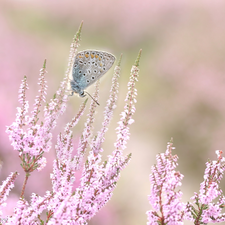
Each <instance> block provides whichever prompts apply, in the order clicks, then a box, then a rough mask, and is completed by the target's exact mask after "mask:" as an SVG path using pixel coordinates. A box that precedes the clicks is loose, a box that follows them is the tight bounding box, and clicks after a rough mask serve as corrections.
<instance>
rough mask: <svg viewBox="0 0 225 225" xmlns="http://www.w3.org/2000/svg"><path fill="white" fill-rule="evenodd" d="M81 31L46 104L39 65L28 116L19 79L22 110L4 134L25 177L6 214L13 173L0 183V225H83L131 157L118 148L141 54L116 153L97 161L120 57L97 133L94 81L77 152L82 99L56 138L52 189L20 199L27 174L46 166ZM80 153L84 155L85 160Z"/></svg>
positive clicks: (135, 69)
mask: <svg viewBox="0 0 225 225" xmlns="http://www.w3.org/2000/svg"><path fill="white" fill-rule="evenodd" d="M81 28H82V24H81V26H80V28H79V30H78V32H77V34H76V35H75V37H74V39H73V42H72V45H71V50H70V55H69V62H68V69H67V70H66V74H65V78H64V80H63V81H62V82H61V84H60V87H59V89H58V91H57V92H56V94H55V95H54V98H53V99H51V100H50V102H49V103H47V104H46V103H45V101H46V100H45V99H46V95H47V84H46V79H45V76H46V61H44V65H43V68H42V69H41V70H40V75H39V83H38V84H39V86H40V88H39V95H38V96H37V97H36V99H35V103H34V109H33V110H32V111H31V112H30V113H29V103H28V101H27V100H26V91H27V89H28V83H27V78H26V77H24V79H23V80H22V84H21V86H20V89H19V102H20V104H21V106H20V107H18V108H17V111H18V112H17V114H16V120H15V122H13V123H12V124H11V125H10V126H8V127H7V130H6V132H7V134H8V136H9V139H10V141H11V143H12V146H13V149H14V150H16V151H17V152H18V155H19V158H20V160H21V166H22V168H23V170H24V172H25V179H24V183H23V186H22V191H21V195H20V198H19V199H18V201H17V203H16V206H15V208H14V212H13V214H12V215H10V216H5V215H3V212H2V209H3V207H6V199H7V196H8V195H9V192H10V191H11V190H12V188H13V187H14V182H15V179H16V178H17V176H18V173H17V172H13V173H12V174H11V175H9V176H8V178H7V179H6V180H5V181H3V183H2V185H1V187H0V193H1V195H0V213H1V214H0V216H1V220H0V223H1V224H87V223H88V221H89V220H90V219H91V218H92V217H93V216H94V215H95V214H96V213H97V212H98V211H99V210H100V209H101V208H102V207H103V206H104V205H105V204H106V203H107V202H108V201H109V199H110V198H111V196H112V193H113V190H114V188H115V187H116V184H117V181H118V179H119V177H120V173H121V171H122V170H123V168H124V167H125V166H126V165H127V164H128V162H129V160H130V158H131V155H130V154H129V155H124V154H123V150H124V149H125V148H126V143H127V140H128V139H129V136H130V134H129V126H130V124H132V123H133V122H134V120H133V119H132V116H133V114H134V112H135V103H136V95H137V90H136V89H135V83H136V81H137V77H138V72H139V69H138V66H139V60H140V55H141V51H140V52H139V54H138V57H137V60H136V62H135V64H134V66H133V67H132V69H131V74H130V81H129V83H128V91H127V96H126V99H125V107H124V111H123V112H122V113H121V119H120V121H119V122H118V127H117V129H116V132H117V140H116V141H115V144H114V145H115V147H114V148H115V149H114V151H113V152H112V154H111V155H109V156H108V159H107V160H106V161H104V162H103V160H102V155H101V153H102V151H103V148H102V143H103V142H104V136H105V133H106V131H107V130H108V126H109V123H110V120H111V119H112V116H113V111H114V109H115V108H116V101H117V95H118V87H119V83H118V78H119V76H120V63H121V58H122V57H120V59H119V60H118V63H117V65H116V66H115V69H114V75H113V78H112V86H111V90H110V95H109V98H108V100H107V105H106V107H105V111H104V118H103V123H102V128H101V130H100V131H99V132H98V133H97V134H96V135H94V134H93V131H92V130H93V123H94V117H95V113H96V107H98V106H97V100H98V95H99V81H97V82H96V84H95V93H94V95H93V99H92V101H91V103H90V108H89V113H88V115H87V120H86V123H85V127H84V130H83V132H82V134H81V136H80V140H79V144H78V147H77V149H76V151H75V150H74V146H73V132H72V128H74V127H75V126H76V124H77V123H78V121H79V119H80V118H81V116H82V114H83V113H84V111H85V109H86V107H87V99H86V100H84V102H83V103H82V104H81V106H80V109H79V110H78V112H77V114H76V115H75V116H74V118H72V120H71V122H69V123H68V124H67V125H66V127H65V128H64V130H63V131H62V132H61V133H60V134H59V135H58V137H57V143H56V145H55V151H56V158H55V160H54V162H53V171H52V173H51V176H50V178H51V181H52V190H47V191H46V193H45V195H44V196H40V195H37V194H35V193H33V194H32V195H31V198H30V200H29V201H28V200H26V199H25V197H24V193H25V191H26V185H27V182H28V181H29V177H30V176H32V172H33V171H35V170H38V171H41V170H42V169H43V168H44V167H45V166H46V163H47V160H46V158H45V154H46V153H47V152H49V151H50V150H52V142H51V140H52V130H53V129H54V128H55V126H56V124H57V121H58V119H59V118H60V116H61V115H62V114H63V113H64V112H65V111H66V108H67V101H68V93H67V88H68V86H67V85H68V83H69V81H70V78H69V74H70V72H71V71H70V70H71V68H72V64H73V60H74V58H75V55H76V51H77V49H78V46H79V41H80V33H81ZM43 103H45V104H46V105H45V106H44V110H43V119H40V118H42V117H41V112H42V106H43ZM87 150H89V151H87ZM74 151H75V154H74ZM85 155H87V158H86V157H85ZM80 170H81V171H82V175H81V178H80V182H79V186H78V187H77V188H76V189H75V190H74V189H73V187H74V182H75V179H76V175H77V173H78V171H80ZM44 212H45V213H46V215H47V216H46V217H44V216H43V213H44Z"/></svg>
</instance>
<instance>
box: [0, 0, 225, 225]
mask: <svg viewBox="0 0 225 225" xmlns="http://www.w3.org/2000/svg"><path fill="white" fill-rule="evenodd" d="M82 20H83V21H84V25H83V31H82V34H81V37H82V40H81V42H80V44H81V46H80V49H79V50H84V49H99V50H105V51H109V52H111V53H112V54H114V55H115V56H116V57H117V58H119V56H120V53H123V61H122V74H121V78H120V88H119V90H120V93H119V100H118V107H117V109H116V110H115V116H114V119H113V121H112V123H111V127H110V130H109V132H108V134H107V136H106V142H105V143H104V149H105V152H104V153H103V155H104V158H106V156H107V155H108V154H110V153H111V152H112V150H113V149H114V147H113V143H114V141H115V140H116V134H115V130H114V129H115V127H116V126H117V124H116V123H117V121H118V119H119V114H120V112H121V111H122V109H123V106H124V98H125V95H126V91H127V86H126V85H127V82H128V78H129V73H130V69H131V66H132V64H133V62H134V61H135V59H136V56H137V54H138V51H139V49H140V48H142V49H143V51H142V58H141V62H140V77H139V82H138V83H137V89H138V98H137V100H138V102H137V105H136V109H137V111H136V113H135V116H134V119H135V123H134V124H132V125H131V139H130V141H129V143H128V148H127V149H126V151H125V154H128V153H130V152H131V153H132V160H131V162H130V164H129V165H128V166H127V168H126V169H125V170H124V171H123V172H122V176H121V179H120V181H119V182H118V185H117V188H116V189H115V192H114V195H113V197H112V199H111V201H110V202H109V203H108V204H107V205H106V206H105V207H104V208H103V209H102V210H101V211H100V212H99V214H98V215H96V217H95V218H93V220H92V221H91V222H90V223H89V224H91V225H97V224H98V225H103V224H107V225H115V224H116V225H122V224H123V225H137V224H146V222H147V218H146V214H145V212H146V211H147V210H149V209H151V207H150V205H149V203H148V198H147V195H149V194H150V182H149V178H148V177H149V174H150V172H151V171H150V169H151V166H152V165H153V164H154V163H155V162H156V161H155V155H156V154H157V153H161V152H164V151H165V149H166V145H167V141H169V140H170V138H171V137H173V139H174V146H175V147H176V150H175V151H174V154H177V155H178V156H179V168H178V169H179V171H180V172H181V173H182V174H184V175H185V177H184V180H183V186H182V187H181V190H182V191H183V193H184V196H183V200H184V201H188V200H189V199H190V197H191V196H193V192H194V191H198V189H199V184H200V182H202V179H203V172H204V169H205V162H206V161H207V160H208V159H209V158H211V159H216V156H215V150H217V149H221V150H224V151H225V23H224V21H225V2H224V1H222V0H216V1H211V0H204V1H203V0H202V1H201V0H189V1H184V0H183V1H181V0H170V1H167V0H157V1H156V0H155V1H154V0H153V1H146V0H120V1H115V0H110V1H105V0H95V1H92V0H86V1H83V0H73V1H72V0H66V1H53V0H48V1H44V0H39V1H37V0H33V1H32V2H31V1H26V0H17V1H16V0H14V1H13V0H1V1H0V43H1V47H0V85H1V88H0V104H1V105H0V107H1V114H0V138H1V139H0V145H1V147H0V149H1V150H0V159H1V161H2V169H1V180H3V179H5V178H6V177H7V176H8V174H9V173H10V172H12V171H19V172H20V176H19V177H18V178H17V180H16V183H15V184H16V187H15V188H14V189H13V192H12V194H11V195H10V199H9V205H13V204H12V202H13V200H12V199H16V198H17V196H18V195H19V194H20V191H21V185H22V182H23V179H24V172H23V171H22V170H21V168H20V165H19V164H20V161H19V160H18V153H17V152H14V151H13V149H12V147H11V145H10V142H9V140H8V137H7V135H6V133H5V129H6V126H7V125H10V124H11V123H12V122H13V121H14V119H15V114H16V107H17V106H19V103H18V89H19V86H20V82H21V80H22V79H23V76H24V75H26V76H27V77H28V83H29V87H30V89H29V91H28V96H27V98H28V99H29V100H30V107H31V109H32V105H33V103H34V97H35V96H36V95H37V90H38V86H37V79H38V74H39V70H40V68H41V67H42V64H43V61H44V59H45V58H46V59H47V71H48V74H47V80H48V85H49V89H48V95H47V100H49V99H50V98H52V96H53V94H54V92H55V91H56V89H57V88H58V86H59V83H60V81H61V80H62V79H63V77H64V72H65V69H66V65H67V59H68V53H69V47H70V43H71V40H72V38H73V35H74V34H75V33H76V31H77V29H78V27H79V24H80V22H81V21H82ZM111 77H112V70H111V71H110V72H109V73H108V74H107V75H106V76H105V77H104V78H103V79H102V82H101V85H100V100H99V102H100V104H101V105H100V107H98V109H97V111H98V113H99V114H98V116H97V117H96V123H95V128H96V131H97V130H98V129H99V128H100V127H101V118H102V112H103V109H104V107H105V104H106V103H105V102H106V100H107V96H108V95H109V89H110V84H111ZM88 90H89V91H90V92H91V93H92V91H93V87H91V88H89V89H88ZM82 101H83V99H80V98H78V97H73V98H71V99H70V100H69V105H68V109H67V111H66V113H65V114H64V116H63V117H62V118H61V119H60V121H59V122H58V126H57V129H55V131H54V135H55V136H54V139H53V146H54V144H55V139H56V135H57V134H58V133H59V132H60V131H61V130H62V129H61V127H62V126H64V125H65V124H66V123H67V122H69V121H70V119H71V118H72V116H73V115H75V114H76V112H77V111H78V107H79V105H80V103H81V102H82ZM85 119H86V117H85V116H83V117H82V120H81V121H80V123H79V124H78V125H77V127H75V129H74V136H75V138H74V142H75V143H76V142H77V140H78V138H79V134H80V133H81V131H82V128H83V125H84V121H85ZM54 154H55V153H54V148H52V150H51V152H49V154H46V157H47V159H48V166H47V167H46V168H45V169H44V170H42V171H41V172H34V173H33V174H32V175H31V177H30V179H29V180H28V186H27V194H26V198H27V199H29V196H30V195H31V193H32V192H37V193H39V194H43V193H45V191H46V190H47V189H49V187H50V180H49V173H50V172H51V163H52V160H53V159H54ZM224 180H225V179H224ZM221 187H222V189H223V190H224V189H225V182H223V183H222V184H221ZM185 224H189V223H188V222H187V223H185Z"/></svg>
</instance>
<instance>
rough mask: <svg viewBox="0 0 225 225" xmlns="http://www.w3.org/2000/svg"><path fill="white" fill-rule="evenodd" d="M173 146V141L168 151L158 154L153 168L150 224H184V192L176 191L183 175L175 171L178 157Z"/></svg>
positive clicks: (168, 146)
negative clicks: (174, 153) (173, 152)
mask: <svg viewBox="0 0 225 225" xmlns="http://www.w3.org/2000/svg"><path fill="white" fill-rule="evenodd" d="M173 148H174V147H173V143H172V141H171V142H169V143H168V145H167V150H166V152H165V153H161V154H158V155H157V156H156V161H157V164H156V165H154V166H152V169H151V170H152V173H151V175H150V182H151V195H149V203H150V204H151V206H152V208H153V210H150V211H148V212H147V216H148V223H147V224H148V225H159V224H160V225H165V224H168V225H180V224H183V220H184V209H185V205H184V203H182V202H181V197H182V192H181V191H179V190H178V191H176V189H177V188H178V187H179V186H181V180H182V179H183V175H182V174H181V173H180V172H179V171H175V169H176V167H177V165H178V164H177V159H178V157H177V156H176V155H172V149H173Z"/></svg>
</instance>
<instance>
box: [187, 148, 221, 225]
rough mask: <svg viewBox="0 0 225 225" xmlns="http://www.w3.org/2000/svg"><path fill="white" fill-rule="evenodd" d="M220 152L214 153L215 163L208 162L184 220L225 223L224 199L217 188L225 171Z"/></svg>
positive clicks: (188, 204) (196, 222) (200, 222)
mask: <svg viewBox="0 0 225 225" xmlns="http://www.w3.org/2000/svg"><path fill="white" fill-rule="evenodd" d="M222 153H223V152H222V151H216V154H217V161H208V162H207V163H206V169H205V174H204V181H203V182H202V183H201V184H200V190H199V194H197V193H195V195H194V196H193V197H192V198H191V199H192V200H193V201H194V204H193V203H190V202H188V203H187V209H186V211H187V215H186V218H187V219H188V220H191V221H193V222H194V224H196V225H198V224H203V223H204V224H207V223H219V222H224V221H225V213H223V212H222V210H223V209H224V208H225V197H224V194H223V191H222V189H221V188H220V187H219V184H220V181H221V179H222V177H223V174H224V171H225V158H224V157H222Z"/></svg>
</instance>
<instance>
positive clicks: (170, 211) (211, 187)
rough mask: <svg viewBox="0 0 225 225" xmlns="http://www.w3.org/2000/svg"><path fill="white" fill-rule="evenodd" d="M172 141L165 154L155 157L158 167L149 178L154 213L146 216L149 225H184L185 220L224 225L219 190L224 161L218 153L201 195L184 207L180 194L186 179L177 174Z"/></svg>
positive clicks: (223, 200)
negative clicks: (222, 224) (182, 183)
mask: <svg viewBox="0 0 225 225" xmlns="http://www.w3.org/2000/svg"><path fill="white" fill-rule="evenodd" d="M173 149H174V147H173V143H172V140H171V141H170V142H168V145H167V149H166V152H165V153H161V154H158V155H157V156H156V161H157V164H156V165H154V166H152V173H151V175H150V181H151V194H150V195H149V203H150V204H151V206H152V208H153V209H152V210H150V211H148V212H147V216H148V223H147V224H148V225H166V224H168V225H181V224H184V220H185V219H186V220H189V221H192V222H193V224H195V225H200V224H208V223H219V222H224V221H225V213H223V212H222V210H223V208H224V207H225V197H224V194H223V191H222V189H221V188H220V187H219V184H220V181H221V179H222V177H223V174H224V171H225V158H224V157H222V153H223V152H222V151H219V150H217V151H216V155H217V160H216V161H208V162H207V163H206V169H205V173H204V181H203V182H202V183H201V184H200V190H199V193H194V196H193V197H192V198H191V200H192V201H193V202H187V203H182V199H181V198H182V192H181V191H180V190H178V187H180V186H181V181H182V179H183V177H184V175H182V174H181V173H180V172H179V171H176V167H177V165H178V163H177V160H178V157H177V155H172V150H173Z"/></svg>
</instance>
